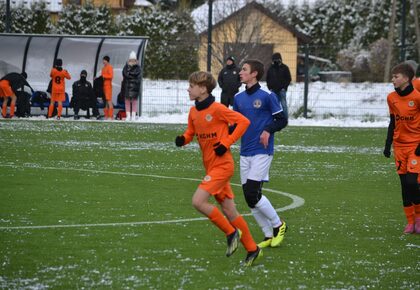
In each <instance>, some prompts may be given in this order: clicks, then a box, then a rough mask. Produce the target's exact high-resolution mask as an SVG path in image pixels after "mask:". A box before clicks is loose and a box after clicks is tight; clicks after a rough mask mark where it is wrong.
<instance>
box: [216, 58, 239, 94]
mask: <svg viewBox="0 0 420 290" xmlns="http://www.w3.org/2000/svg"><path fill="white" fill-rule="evenodd" d="M217 82H218V83H219V87H221V88H222V92H223V93H227V94H231V95H235V94H236V93H237V92H238V91H239V87H240V86H241V79H240V78H239V68H238V67H237V66H236V65H235V64H232V65H230V66H229V65H227V66H225V67H224V68H223V69H222V70H221V71H220V73H219V77H218V78H217Z"/></svg>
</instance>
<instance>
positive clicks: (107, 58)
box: [102, 55, 111, 62]
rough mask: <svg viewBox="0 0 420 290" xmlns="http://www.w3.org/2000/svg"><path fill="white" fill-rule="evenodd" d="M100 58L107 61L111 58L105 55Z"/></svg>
mask: <svg viewBox="0 0 420 290" xmlns="http://www.w3.org/2000/svg"><path fill="white" fill-rule="evenodd" d="M102 59H104V60H106V61H107V62H109V61H110V60H111V59H110V58H109V56H107V55H105V56H104V57H103V58H102Z"/></svg>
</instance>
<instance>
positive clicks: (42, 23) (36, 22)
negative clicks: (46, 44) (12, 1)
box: [0, 2, 52, 34]
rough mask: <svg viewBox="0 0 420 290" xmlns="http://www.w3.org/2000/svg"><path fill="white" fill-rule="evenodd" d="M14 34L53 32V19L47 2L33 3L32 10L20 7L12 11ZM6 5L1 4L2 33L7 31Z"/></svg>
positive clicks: (0, 28)
mask: <svg viewBox="0 0 420 290" xmlns="http://www.w3.org/2000/svg"><path fill="white" fill-rule="evenodd" d="M10 16H11V27H10V28H11V32H12V33H38V34H44V33H49V32H50V31H51V27H52V26H51V18H50V13H49V11H48V10H47V5H46V4H45V2H33V3H32V5H31V7H30V8H27V7H26V6H23V5H19V6H18V7H14V8H11V9H10ZM5 22H6V5H5V4H4V3H0V31H4V30H5V29H6V23H5Z"/></svg>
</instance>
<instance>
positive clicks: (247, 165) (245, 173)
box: [240, 154, 273, 184]
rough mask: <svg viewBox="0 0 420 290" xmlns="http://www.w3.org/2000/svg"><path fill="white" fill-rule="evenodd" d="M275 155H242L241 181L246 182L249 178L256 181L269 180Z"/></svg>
mask: <svg viewBox="0 0 420 290" xmlns="http://www.w3.org/2000/svg"><path fill="white" fill-rule="evenodd" d="M272 160H273V155H267V154H258V155H254V156H241V159H240V167H241V183H242V184H245V183H246V180H247V179H251V180H255V181H268V173H269V171H270V166H271V161H272Z"/></svg>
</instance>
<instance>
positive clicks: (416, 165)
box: [394, 145, 420, 174]
mask: <svg viewBox="0 0 420 290" xmlns="http://www.w3.org/2000/svg"><path fill="white" fill-rule="evenodd" d="M416 148H417V145H415V146H411V147H395V146H394V156H395V167H396V168H397V173H398V174H406V173H407V172H410V173H420V156H417V155H416V154H415V153H414V151H415V150H416Z"/></svg>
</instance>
